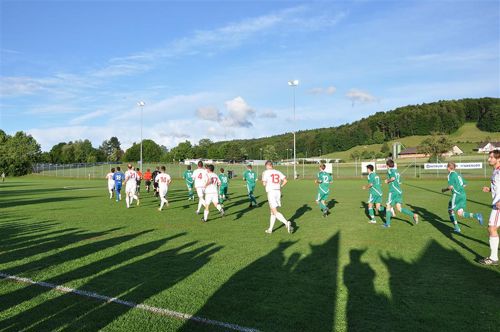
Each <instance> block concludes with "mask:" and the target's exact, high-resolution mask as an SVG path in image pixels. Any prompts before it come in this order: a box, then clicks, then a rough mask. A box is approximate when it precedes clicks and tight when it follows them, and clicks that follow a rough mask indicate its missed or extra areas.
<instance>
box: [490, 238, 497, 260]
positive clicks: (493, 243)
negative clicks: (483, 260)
mask: <svg viewBox="0 0 500 332" xmlns="http://www.w3.org/2000/svg"><path fill="white" fill-rule="evenodd" d="M498 240H499V238H498V236H495V237H493V236H490V249H491V254H490V258H491V260H494V261H497V260H498Z"/></svg>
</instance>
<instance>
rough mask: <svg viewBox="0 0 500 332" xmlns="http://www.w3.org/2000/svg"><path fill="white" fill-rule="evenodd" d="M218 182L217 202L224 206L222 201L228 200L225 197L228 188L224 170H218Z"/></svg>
mask: <svg viewBox="0 0 500 332" xmlns="http://www.w3.org/2000/svg"><path fill="white" fill-rule="evenodd" d="M219 180H220V187H219V202H220V203H221V204H224V201H225V200H226V199H229V198H228V197H227V188H228V186H229V178H228V177H227V175H226V173H224V168H221V169H220V174H219Z"/></svg>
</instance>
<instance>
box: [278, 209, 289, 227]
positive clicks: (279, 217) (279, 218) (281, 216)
mask: <svg viewBox="0 0 500 332" xmlns="http://www.w3.org/2000/svg"><path fill="white" fill-rule="evenodd" d="M276 219H278V220H279V221H281V222H282V223H284V224H285V225H286V224H287V223H288V221H287V220H286V219H285V217H284V216H283V215H282V214H281V212H276Z"/></svg>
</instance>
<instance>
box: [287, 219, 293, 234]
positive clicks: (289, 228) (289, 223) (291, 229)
mask: <svg viewBox="0 0 500 332" xmlns="http://www.w3.org/2000/svg"><path fill="white" fill-rule="evenodd" d="M286 230H287V231H288V233H290V234H292V232H293V226H292V222H291V221H287V223H286Z"/></svg>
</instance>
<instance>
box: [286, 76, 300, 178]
mask: <svg viewBox="0 0 500 332" xmlns="http://www.w3.org/2000/svg"><path fill="white" fill-rule="evenodd" d="M288 85H289V86H291V87H292V90H293V179H294V180H296V179H297V162H296V161H297V160H296V159H297V148H296V140H295V88H296V87H297V86H298V85H299V80H291V81H288Z"/></svg>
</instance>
